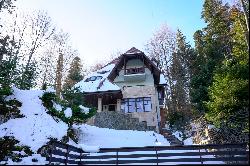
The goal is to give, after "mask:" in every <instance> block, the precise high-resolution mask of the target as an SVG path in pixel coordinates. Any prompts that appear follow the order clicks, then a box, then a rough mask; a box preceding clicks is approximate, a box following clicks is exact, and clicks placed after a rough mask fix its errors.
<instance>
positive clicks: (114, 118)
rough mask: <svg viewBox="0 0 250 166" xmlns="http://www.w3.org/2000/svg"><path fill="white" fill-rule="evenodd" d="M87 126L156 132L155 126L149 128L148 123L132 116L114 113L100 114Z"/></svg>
mask: <svg viewBox="0 0 250 166" xmlns="http://www.w3.org/2000/svg"><path fill="white" fill-rule="evenodd" d="M87 124H89V125H94V126H97V127H101V128H110V129H116V130H138V131H155V127H154V126H147V123H146V122H139V119H138V118H133V117H132V115H131V114H123V113H119V112H113V111H102V112H98V113H96V115H95V116H94V117H93V118H92V119H90V120H89V121H88V122H87Z"/></svg>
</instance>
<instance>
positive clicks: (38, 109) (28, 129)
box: [0, 88, 68, 152]
mask: <svg viewBox="0 0 250 166" xmlns="http://www.w3.org/2000/svg"><path fill="white" fill-rule="evenodd" d="M13 90H14V93H13V95H11V96H9V97H8V98H7V99H9V100H10V99H13V98H16V99H17V100H18V101H20V102H22V106H21V107H20V113H21V114H23V115H24V116H25V117H23V118H16V119H10V120H8V121H7V122H6V123H3V124H1V125H0V137H4V136H14V137H15V138H16V139H17V140H18V141H20V143H19V144H21V145H27V146H29V147H30V148H31V150H32V151H33V152H36V151H37V150H38V149H39V148H40V147H42V146H43V145H45V144H46V143H47V142H48V141H49V138H57V139H58V140H61V138H62V137H63V136H64V135H66V133H67V129H68V126H67V124H66V123H64V122H62V121H59V122H56V121H55V120H54V119H53V118H52V116H50V115H49V114H47V113H46V111H45V107H43V105H42V101H41V100H40V99H39V97H41V96H42V94H43V93H44V91H42V90H19V89H17V88H13Z"/></svg>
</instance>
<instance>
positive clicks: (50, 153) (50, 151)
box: [49, 142, 53, 165]
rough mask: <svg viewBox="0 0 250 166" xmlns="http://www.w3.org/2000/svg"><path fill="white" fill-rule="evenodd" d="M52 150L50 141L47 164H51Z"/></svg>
mask: <svg viewBox="0 0 250 166" xmlns="http://www.w3.org/2000/svg"><path fill="white" fill-rule="evenodd" d="M52 151H53V142H50V144H49V165H51V160H52Z"/></svg>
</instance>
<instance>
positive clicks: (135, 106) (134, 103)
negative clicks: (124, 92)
mask: <svg viewBox="0 0 250 166" xmlns="http://www.w3.org/2000/svg"><path fill="white" fill-rule="evenodd" d="M151 109H152V104H151V98H150V97H141V98H127V99H123V100H122V104H121V110H122V111H123V112H125V113H132V112H150V111H151Z"/></svg>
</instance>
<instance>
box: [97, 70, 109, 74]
mask: <svg viewBox="0 0 250 166" xmlns="http://www.w3.org/2000/svg"><path fill="white" fill-rule="evenodd" d="M107 72H109V70H108V71H106V70H103V71H98V72H97V73H98V74H105V73H107Z"/></svg>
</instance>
